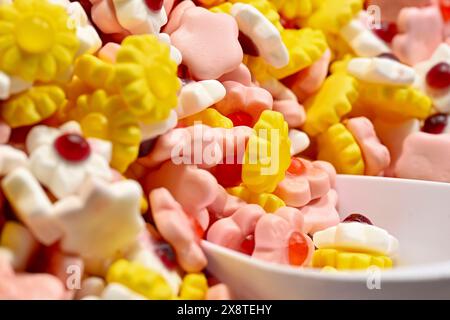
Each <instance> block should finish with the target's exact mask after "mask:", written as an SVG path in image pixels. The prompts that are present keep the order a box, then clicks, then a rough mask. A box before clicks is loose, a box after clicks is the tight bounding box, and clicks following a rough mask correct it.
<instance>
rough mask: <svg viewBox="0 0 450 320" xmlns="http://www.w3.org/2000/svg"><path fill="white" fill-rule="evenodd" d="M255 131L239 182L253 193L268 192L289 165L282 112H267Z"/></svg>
mask: <svg viewBox="0 0 450 320" xmlns="http://www.w3.org/2000/svg"><path fill="white" fill-rule="evenodd" d="M254 130H255V134H254V135H253V136H251V137H250V139H249V141H248V144H247V148H246V152H245V155H244V163H243V165H242V182H243V184H244V185H245V186H246V187H247V188H248V189H249V190H250V191H252V192H255V193H265V192H267V193H270V192H273V191H274V190H275V188H276V186H277V184H278V183H279V182H280V181H281V180H283V178H284V175H285V172H286V170H287V168H288V167H289V165H290V148H291V143H290V140H289V136H288V134H289V132H288V125H287V123H286V122H285V121H284V118H283V115H282V114H281V113H279V112H275V111H269V110H266V111H264V112H263V113H262V114H261V117H260V118H259V120H258V122H257V123H256V124H255V126H254Z"/></svg>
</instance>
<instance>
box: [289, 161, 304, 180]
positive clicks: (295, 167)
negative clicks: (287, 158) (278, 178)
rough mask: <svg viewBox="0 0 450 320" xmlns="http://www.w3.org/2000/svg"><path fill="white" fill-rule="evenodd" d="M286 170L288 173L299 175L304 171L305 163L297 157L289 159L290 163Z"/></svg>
mask: <svg viewBox="0 0 450 320" xmlns="http://www.w3.org/2000/svg"><path fill="white" fill-rule="evenodd" d="M287 171H288V172H289V173H290V174H293V175H295V176H299V175H301V174H302V173H303V172H305V165H304V164H303V162H302V160H300V159H299V158H292V159H291V165H290V166H289V168H288V169H287Z"/></svg>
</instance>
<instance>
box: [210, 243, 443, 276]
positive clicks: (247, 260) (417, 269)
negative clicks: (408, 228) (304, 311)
mask: <svg viewBox="0 0 450 320" xmlns="http://www.w3.org/2000/svg"><path fill="white" fill-rule="evenodd" d="M201 246H202V248H203V249H204V250H205V251H206V254H207V255H208V251H213V252H215V253H217V254H219V255H222V256H227V257H229V258H230V259H232V260H239V261H240V262H241V263H244V264H247V265H250V266H252V267H253V268H256V269H260V270H263V271H266V272H274V273H278V274H285V275H286V276H294V277H303V278H311V279H316V280H327V281H335V282H366V281H367V279H368V271H367V270H364V271H349V272H342V271H340V272H323V271H321V270H319V269H313V268H311V269H308V268H296V267H293V266H288V265H281V264H276V263H273V262H268V261H262V260H258V259H255V258H252V257H250V256H247V255H245V254H243V253H240V252H236V251H233V250H231V249H228V248H224V247H222V246H219V245H217V244H214V243H212V242H209V241H207V240H202V241H201ZM206 268H208V267H206ZM380 277H381V279H382V281H383V283H386V282H390V283H399V282H401V283H411V282H430V281H441V280H444V279H448V280H450V261H448V262H447V261H446V262H439V263H432V264H427V265H419V266H399V267H396V268H394V269H391V270H381V273H380Z"/></svg>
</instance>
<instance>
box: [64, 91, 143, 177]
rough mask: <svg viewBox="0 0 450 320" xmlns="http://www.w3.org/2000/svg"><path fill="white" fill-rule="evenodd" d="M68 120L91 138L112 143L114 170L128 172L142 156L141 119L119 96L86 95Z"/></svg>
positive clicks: (69, 115) (80, 98) (99, 93)
mask: <svg viewBox="0 0 450 320" xmlns="http://www.w3.org/2000/svg"><path fill="white" fill-rule="evenodd" d="M66 113H67V118H68V119H70V120H76V121H78V122H79V123H80V125H81V129H82V130H83V134H84V135H86V136H87V137H92V138H97V139H104V140H108V141H110V142H111V143H112V157H111V166H112V167H113V168H115V169H117V170H119V171H120V172H124V171H125V170H126V169H127V167H128V166H129V164H130V163H131V162H133V161H134V160H135V159H136V158H137V156H138V152H139V144H140V142H141V138H142V134H141V129H140V127H139V122H138V119H137V117H136V116H135V115H134V114H132V113H131V112H130V111H129V110H128V109H127V108H126V105H125V103H124V102H123V100H122V99H121V97H120V96H118V95H108V94H107V93H106V92H105V91H103V90H96V91H95V92H94V93H92V94H91V95H82V96H80V97H79V98H78V99H77V103H76V105H75V106H73V107H69V108H68V110H66Z"/></svg>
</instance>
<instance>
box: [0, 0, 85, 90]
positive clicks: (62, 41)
mask: <svg viewBox="0 0 450 320" xmlns="http://www.w3.org/2000/svg"><path fill="white" fill-rule="evenodd" d="M69 22H70V20H69V16H68V14H67V13H66V11H65V9H64V7H62V6H60V5H55V4H51V3H50V2H48V1H46V0H14V1H12V2H11V3H10V4H3V5H1V6H0V70H2V71H4V72H6V73H8V74H10V75H14V76H18V77H19V78H22V79H24V80H26V81H30V82H32V81H35V80H40V81H46V82H48V81H51V80H54V79H55V78H56V77H57V76H59V75H61V74H62V73H63V72H65V71H66V70H67V68H68V67H70V65H71V64H72V61H73V58H74V57H75V53H76V52H77V50H78V47H79V42H78V38H77V36H76V33H75V32H76V30H75V28H71V27H70V25H71V24H70V23H69Z"/></svg>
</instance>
